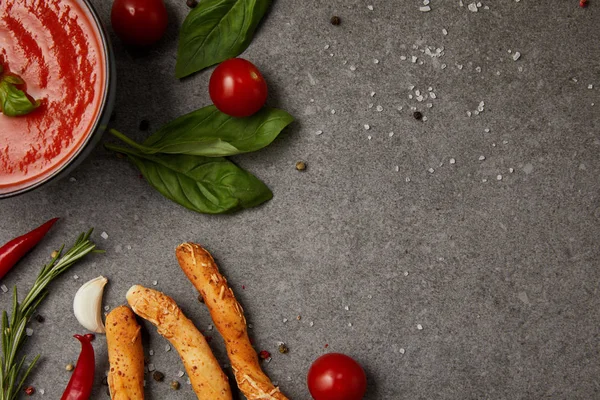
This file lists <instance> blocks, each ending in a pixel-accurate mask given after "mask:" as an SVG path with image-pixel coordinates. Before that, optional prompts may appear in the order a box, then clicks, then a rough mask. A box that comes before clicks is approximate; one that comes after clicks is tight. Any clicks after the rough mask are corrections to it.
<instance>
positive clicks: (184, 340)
mask: <svg viewBox="0 0 600 400" xmlns="http://www.w3.org/2000/svg"><path fill="white" fill-rule="evenodd" d="M127 301H128V302H129V305H130V306H131V308H132V309H133V311H134V312H135V313H136V314H137V315H139V316H140V317H142V318H144V319H146V320H148V321H150V322H151V323H152V324H153V325H155V326H156V327H157V328H158V333H160V334H161V335H162V336H163V337H164V338H165V339H167V340H168V341H169V342H171V344H172V345H173V347H175V349H176V350H177V352H178V353H179V356H180V357H181V360H182V361H183V365H184V366H185V370H186V371H187V374H188V376H189V378H190V382H191V384H192V389H193V390H194V392H195V393H196V395H197V396H198V399H201V400H209V399H210V400H231V398H232V396H231V388H230V387H229V383H228V380H227V376H226V375H225V374H224V373H223V370H221V367H220V366H219V363H218V362H217V360H216V359H215V356H214V355H213V353H212V351H211V350H210V347H209V346H208V344H207V343H206V339H204V336H203V335H202V334H201V333H200V332H199V331H198V329H197V328H196V327H195V326H194V324H193V323H192V321H190V320H189V319H188V318H187V317H186V316H185V315H183V312H182V311H181V309H180V308H179V307H178V306H177V304H176V303H175V301H174V300H173V299H172V298H170V297H169V296H167V295H166V294H164V293H161V292H159V291H156V290H153V289H148V288H145V287H143V286H139V285H135V286H132V287H131V289H129V291H128V292H127Z"/></svg>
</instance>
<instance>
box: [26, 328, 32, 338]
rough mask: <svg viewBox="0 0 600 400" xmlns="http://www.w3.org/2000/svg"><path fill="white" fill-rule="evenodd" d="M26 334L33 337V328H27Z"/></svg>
mask: <svg viewBox="0 0 600 400" xmlns="http://www.w3.org/2000/svg"><path fill="white" fill-rule="evenodd" d="M25 334H26V335H27V336H31V335H33V329H31V328H27V329H25Z"/></svg>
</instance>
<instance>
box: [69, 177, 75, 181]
mask: <svg viewBox="0 0 600 400" xmlns="http://www.w3.org/2000/svg"><path fill="white" fill-rule="evenodd" d="M69 182H77V179H75V178H73V177H70V178H69Z"/></svg>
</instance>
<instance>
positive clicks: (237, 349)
mask: <svg viewBox="0 0 600 400" xmlns="http://www.w3.org/2000/svg"><path fill="white" fill-rule="evenodd" d="M176 254H177V260H178V261H179V265H180V266H181V269H182V270H183V272H184V273H185V274H186V275H187V277H188V279H189V280H190V281H191V282H192V283H193V284H194V286H195V287H196V289H197V290H198V291H199V292H200V294H201V295H202V298H203V299H204V303H206V306H207V307H208V311H209V312H210V316H211V317H212V319H213V322H214V324H215V326H216V327H217V329H218V330H219V332H220V333H221V336H223V339H225V346H226V347H227V354H228V355H229V360H230V361H231V367H232V368H233V372H234V373H235V379H236V381H237V384H238V387H239V388H240V390H241V391H242V393H243V394H244V395H245V396H246V397H247V398H248V400H259V399H261V400H287V397H285V396H284V395H283V394H282V393H281V392H280V391H279V388H278V387H276V386H274V385H273V383H271V380H270V379H269V377H268V376H267V375H265V373H264V372H263V371H262V370H261V368H260V364H259V362H258V356H257V355H256V351H255V350H254V348H253V347H252V344H251V343H250V338H249V337H248V329H247V327H246V318H245V317H244V310H243V309H242V306H240V304H239V303H238V302H237V300H236V299H235V296H234V294H233V290H232V289H231V288H230V287H229V286H228V285H227V280H226V279H225V277H223V275H221V274H220V273H219V269H218V267H217V264H216V263H215V260H214V259H213V258H212V256H211V255H210V254H209V253H208V252H207V251H206V250H204V249H203V248H202V247H200V246H199V245H197V244H194V243H184V244H182V245H180V246H179V247H177V251H176Z"/></svg>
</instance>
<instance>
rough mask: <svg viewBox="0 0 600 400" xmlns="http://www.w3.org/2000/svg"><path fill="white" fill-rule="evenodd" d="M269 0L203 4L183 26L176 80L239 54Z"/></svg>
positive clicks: (210, 0) (225, 0)
mask: <svg viewBox="0 0 600 400" xmlns="http://www.w3.org/2000/svg"><path fill="white" fill-rule="evenodd" d="M270 3H271V0H202V1H201V2H200V4H198V5H197V6H196V8H194V9H193V10H192V11H190V13H189V14H188V16H187V18H186V19H185V21H184V22H183V26H182V27H181V31H180V36H179V49H178V52H177V65H176V67H175V76H177V78H183V77H184V76H188V75H190V74H193V73H194V72H197V71H200V70H202V69H204V68H206V67H210V66H211V65H214V64H217V63H220V62H221V61H225V60H227V59H229V58H233V57H236V56H238V55H239V54H240V53H242V52H243V51H244V50H246V48H247V47H248V45H250V42H251V41H252V36H253V35H254V31H255V30H256V26H257V25H258V23H259V22H260V20H261V19H262V17H263V15H264V14H265V11H266V10H267V7H268V6H269V4H270Z"/></svg>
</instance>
